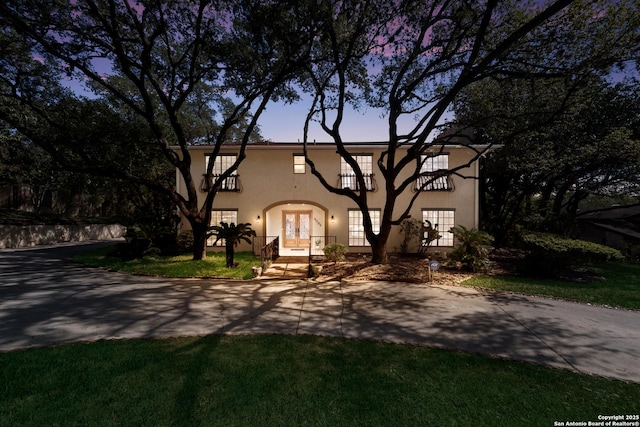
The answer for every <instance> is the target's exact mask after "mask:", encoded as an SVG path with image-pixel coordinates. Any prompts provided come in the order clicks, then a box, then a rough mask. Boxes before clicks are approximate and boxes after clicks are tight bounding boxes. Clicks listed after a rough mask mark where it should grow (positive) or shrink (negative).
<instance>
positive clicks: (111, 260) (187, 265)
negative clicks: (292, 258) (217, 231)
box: [73, 246, 260, 279]
mask: <svg viewBox="0 0 640 427" xmlns="http://www.w3.org/2000/svg"><path fill="white" fill-rule="evenodd" d="M112 250H113V247H112V246H109V247H104V248H100V249H96V250H93V251H89V252H85V253H81V254H78V255H76V256H75V257H74V258H73V260H74V261H77V262H81V263H84V264H88V265H92V266H96V267H104V268H108V269H111V270H116V271H124V272H126V273H134V274H145V275H150V276H162V277H223V278H230V279H250V278H251V277H253V275H252V271H251V267H253V266H259V265H260V258H257V257H255V256H254V255H253V254H252V253H250V252H238V253H236V254H235V258H234V260H235V262H237V263H238V266H237V267H235V268H227V267H226V266H225V254H224V252H209V253H207V259H206V260H204V261H193V260H192V259H191V258H192V256H191V255H179V256H171V257H169V256H159V255H150V256H145V257H144V258H142V259H134V260H131V261H122V260H121V259H120V258H118V257H111V256H108V255H109V253H110V252H111V251H112Z"/></svg>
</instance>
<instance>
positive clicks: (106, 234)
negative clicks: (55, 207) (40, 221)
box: [0, 224, 126, 249]
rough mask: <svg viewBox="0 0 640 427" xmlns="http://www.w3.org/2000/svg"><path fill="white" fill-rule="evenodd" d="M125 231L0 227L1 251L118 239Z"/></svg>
mask: <svg viewBox="0 0 640 427" xmlns="http://www.w3.org/2000/svg"><path fill="white" fill-rule="evenodd" d="M125 231H126V228H125V227H124V226H122V225H120V224H89V225H29V226H18V225H0V249H2V248H27V247H32V246H38V245H50V244H53V243H60V242H82V241H85V240H111V239H118V238H121V237H122V236H124V233H125Z"/></svg>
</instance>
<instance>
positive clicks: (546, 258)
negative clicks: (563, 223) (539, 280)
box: [520, 231, 624, 276]
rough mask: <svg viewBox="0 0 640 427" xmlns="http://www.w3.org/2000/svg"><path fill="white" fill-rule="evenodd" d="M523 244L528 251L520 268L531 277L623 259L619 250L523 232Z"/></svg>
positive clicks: (521, 236) (585, 242) (555, 236)
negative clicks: (577, 266) (578, 266)
mask: <svg viewBox="0 0 640 427" xmlns="http://www.w3.org/2000/svg"><path fill="white" fill-rule="evenodd" d="M520 245H521V246H522V248H523V249H524V250H526V251H527V255H526V256H525V259H524V261H523V263H522V265H521V268H522V270H523V272H524V273H525V274H531V275H539V276H549V275H553V274H554V273H555V272H557V271H558V270H561V269H563V268H568V267H572V266H576V265H582V264H586V263H601V262H608V261H622V260H623V259H624V258H623V256H622V254H621V253H620V251H619V250H617V249H613V248H610V247H607V246H604V245H598V244H596V243H592V242H587V241H584V240H577V239H570V238H567V237H562V236H558V235H554V234H548V233H537V232H530V231H529V232H527V231H525V232H522V233H520Z"/></svg>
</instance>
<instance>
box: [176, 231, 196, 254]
mask: <svg viewBox="0 0 640 427" xmlns="http://www.w3.org/2000/svg"><path fill="white" fill-rule="evenodd" d="M176 246H177V247H178V253H181V254H186V253H190V252H193V231H191V230H187V231H183V232H182V233H180V234H178V237H177V238H176Z"/></svg>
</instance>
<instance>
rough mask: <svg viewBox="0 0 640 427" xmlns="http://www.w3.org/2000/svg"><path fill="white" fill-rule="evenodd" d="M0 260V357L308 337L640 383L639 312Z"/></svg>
mask: <svg viewBox="0 0 640 427" xmlns="http://www.w3.org/2000/svg"><path fill="white" fill-rule="evenodd" d="M86 246H87V245H63V246H56V247H46V248H36V249H19V250H1V251H0V351H10V350H15V349H21V348H31V347H39V346H47V345H54V344H63V343H71V342H82V341H94V340H101V339H125V338H150V337H174V336H188V335H207V334H254V333H258V334H260V333H282V334H312V335H326V336H338V337H348V338H360V339H372V340H382V341H388V342H398V343H412V344H419V345H428V346H437V347H443V348H449V349H458V350H463V351H468V352H473V353H481V354H486V355H491V356H497V357H504V358H510V359H517V360H524V361H530V362H535V363H541V364H546V365H550V366H554V367H558V368H564V369H569V370H572V371H576V372H582V373H589V374H596V375H601V376H605V377H611V378H616V379H620V380H626V381H633V382H638V383H640V328H638V325H640V312H636V311H626V310H616V309H610V308H604V307H594V306H589V305H586V304H576V303H570V302H565V301H556V300H550V299H544V298H536V297H525V296H519V295H508V294H501V293H493V292H482V291H478V290H475V289H471V288H464V287H448V286H429V285H424V284H409V283H387V282H351V283H345V282H343V283H341V282H315V281H307V280H268V281H259V280H256V281H233V280H229V281H220V280H201V279H162V278H151V277H142V276H133V275H129V274H122V273H114V272H107V271H104V270H101V269H95V268H87V267H84V266H81V265H77V264H74V263H72V262H70V261H69V258H70V256H71V255H72V254H73V253H76V252H78V251H81V250H84V248H85V247H86Z"/></svg>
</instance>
